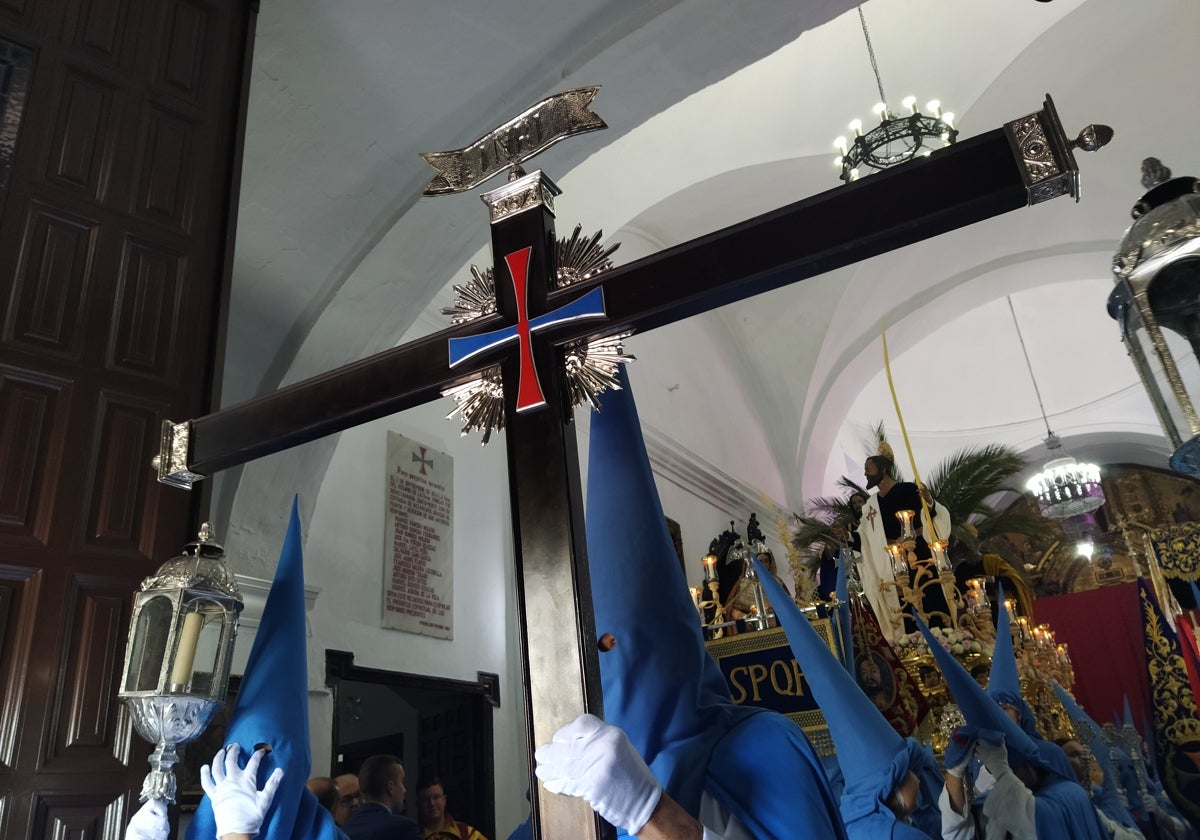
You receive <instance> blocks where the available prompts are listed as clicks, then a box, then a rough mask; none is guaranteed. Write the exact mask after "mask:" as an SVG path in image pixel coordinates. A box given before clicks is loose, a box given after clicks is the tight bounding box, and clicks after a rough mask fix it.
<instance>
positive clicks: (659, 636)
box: [586, 369, 845, 840]
mask: <svg viewBox="0 0 1200 840" xmlns="http://www.w3.org/2000/svg"><path fill="white" fill-rule="evenodd" d="M618 377H619V381H620V383H621V389H620V390H615V391H609V392H607V393H605V394H603V395H602V396H601V397H600V400H601V410H600V411H598V412H596V411H594V412H593V413H592V422H591V432H590V435H591V440H590V455H589V462H588V492H587V516H586V523H587V547H588V564H589V569H590V574H591V583H592V600H593V605H594V612H595V616H596V633H597V635H598V636H599V635H602V634H604V633H612V634H613V635H614V636H615V637H616V639H617V644H616V647H615V648H613V649H612V650H611V651H608V652H606V653H602V654H601V655H600V676H601V683H602V687H603V690H604V718H605V720H606V721H607V722H608V723H611V724H613V725H615V726H619V727H621V729H623V730H625V732H626V734H627V735H628V736H629V740H630V742H631V743H632V744H633V746H634V747H635V748H636V749H637V750H638V752H639V753H641V755H642V756H643V757H644V758H645V760H646V763H647V764H649V765H650V769H651V770H652V771H653V772H654V775H655V777H656V778H657V779H658V780H659V782H660V783H661V784H662V785H663V787H664V788H665V789H666V790H667V792H668V793H669V794H670V795H671V797H672V798H674V799H675V800H676V801H678V802H679V803H680V804H681V805H682V806H683V807H684V809H686V810H687V811H688V812H689V813H691V814H693V815H694V814H697V813H698V811H699V805H700V797H701V793H702V792H703V791H707V792H708V793H709V794H710V795H711V796H713V797H714V798H715V799H716V800H717V801H718V802H720V803H721V804H722V805H724V806H725V808H727V809H728V810H729V811H730V812H731V813H733V814H734V815H736V816H737V817H738V819H740V820H741V821H742V822H743V823H744V824H745V825H746V827H747V828H748V829H749V830H750V831H751V832H752V833H753V834H754V836H755V837H758V838H763V840H767V838H780V840H791V839H792V838H795V837H799V836H802V835H807V836H813V837H822V838H825V837H829V838H838V837H844V836H845V834H844V832H843V829H842V827H841V819H840V817H839V815H838V809H837V803H836V801H835V800H834V798H833V794H832V792H831V791H830V789H829V783H828V780H827V779H826V778H825V775H824V772H823V771H822V769H821V763H820V760H819V759H818V757H817V755H816V753H815V751H814V750H813V748H812V745H811V744H809V742H808V739H807V738H806V737H805V735H804V733H803V731H802V730H801V729H800V728H799V727H798V726H797V725H796V724H795V723H793V722H792V721H791V720H789V719H788V718H786V717H784V716H783V715H780V714H777V713H775V712H770V711H767V710H765V709H755V708H746V707H742V706H737V705H734V703H733V702H732V700H731V699H730V695H729V688H728V685H727V684H726V682H725V678H724V676H722V674H721V671H720V669H719V668H718V667H717V663H716V662H714V661H713V659H712V657H711V656H709V654H708V651H707V650H705V648H704V639H703V637H702V635H701V630H700V623H699V619H698V617H697V615H696V608H695V606H694V605H693V603H692V600H691V598H690V597H689V595H688V589H687V579H686V578H685V577H684V574H683V570H682V569H681V568H680V567H679V560H678V557H677V555H676V554H675V549H674V546H673V545H672V543H671V538H670V534H669V533H668V531H667V526H666V520H665V518H664V517H663V512H662V504H661V503H660V501H659V498H658V492H657V490H656V489H655V487H654V480H653V476H652V475H651V472H650V462H649V459H648V458H647V456H646V446H645V443H644V442H643V440H642V432H641V426H640V425H639V423H638V417H637V410H636V407H635V406H634V402H633V395H632V393H631V392H630V391H629V383H628V379H627V377H626V374H625V371H624V370H623V369H622V370H621V371H620V372H619V375H618Z"/></svg>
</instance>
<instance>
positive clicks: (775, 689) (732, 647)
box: [705, 618, 834, 755]
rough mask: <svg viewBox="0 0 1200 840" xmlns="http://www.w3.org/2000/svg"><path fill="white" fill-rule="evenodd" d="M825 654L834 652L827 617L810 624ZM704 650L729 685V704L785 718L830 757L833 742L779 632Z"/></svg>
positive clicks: (765, 632) (732, 638)
mask: <svg viewBox="0 0 1200 840" xmlns="http://www.w3.org/2000/svg"><path fill="white" fill-rule="evenodd" d="M813 629H814V630H816V631H817V632H818V633H819V634H820V635H821V638H822V639H824V640H825V644H827V645H829V649H830V650H831V651H832V650H834V642H833V627H832V626H831V625H830V622H829V619H828V618H821V619H818V620H817V621H814V622H813ZM705 647H707V648H708V652H709V653H710V654H712V657H713V659H715V660H716V661H717V665H718V667H720V669H721V673H722V674H724V675H725V680H726V682H728V683H729V693H730V696H731V698H732V699H733V702H734V703H737V704H739V705H741V704H745V705H747V706H761V707H763V708H765V709H773V710H775V711H777V712H779V713H781V714H784V715H787V716H788V717H790V718H791V719H792V720H793V721H795V722H796V724H797V725H798V726H799V727H800V728H801V729H803V730H804V733H805V734H806V735H808V740H810V741H812V745H813V747H815V748H816V750H817V752H818V753H820V754H821V755H833V754H834V747H833V738H832V737H830V735H829V727H828V725H827V724H826V723H825V716H824V715H823V714H821V709H820V708H819V707H818V706H817V701H816V700H815V699H814V698H813V696H812V691H811V689H810V688H809V686H808V680H806V679H805V678H804V674H803V673H802V672H801V671H800V665H799V663H797V662H796V657H794V656H793V655H792V647H791V645H789V644H788V640H787V636H786V635H785V634H784V632H783V630H782V628H779V627H775V628H772V629H770V630H758V631H755V632H748V633H738V634H737V635H736V636H729V637H727V638H724V639H718V640H716V641H712V642H706V643H705Z"/></svg>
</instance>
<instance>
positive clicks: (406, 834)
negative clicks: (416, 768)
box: [342, 755, 421, 840]
mask: <svg viewBox="0 0 1200 840" xmlns="http://www.w3.org/2000/svg"><path fill="white" fill-rule="evenodd" d="M358 781H359V785H360V786H361V788H362V795H363V799H364V800H365V801H364V802H363V804H362V805H360V806H359V807H358V810H357V811H355V812H354V816H352V817H350V819H348V820H346V822H345V824H344V825H343V826H342V831H344V832H346V835H347V836H348V837H349V838H350V840H421V830H420V829H419V828H417V824H416V823H415V822H413V821H412V820H410V819H409V818H408V817H405V816H403V815H401V814H398V813H396V811H398V810H400V808H402V807H404V793H405V788H404V767H403V765H401V764H400V759H398V758H396V757H395V756H394V755H373V756H371V757H370V758H368V759H367V760H366V761H364V762H363V765H362V768H360V769H359V771H358Z"/></svg>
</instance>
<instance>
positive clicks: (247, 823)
mask: <svg viewBox="0 0 1200 840" xmlns="http://www.w3.org/2000/svg"><path fill="white" fill-rule="evenodd" d="M240 752H241V747H239V746H238V745H237V744H230V745H229V746H227V747H224V748H222V749H219V750H217V754H216V755H214V756H213V760H212V769H211V770H210V769H209V766H208V765H207V764H206V765H204V766H203V767H201V768H200V787H202V788H204V793H205V794H206V795H207V796H208V798H209V799H210V800H211V801H212V809H213V819H214V821H215V822H216V824H217V837H222V836H224V835H226V834H232V833H236V834H249V835H250V836H251V837H253V836H254V835H256V834H258V830H259V829H260V828H262V824H263V820H264V819H265V818H266V816H267V809H268V808H270V807H271V800H272V799H273V798H274V797H275V791H276V790H277V789H278V788H279V782H280V781H281V780H282V779H283V768H282V767H276V768H275V772H273V773H272V774H271V776H270V778H268V779H267V782H266V784H264V785H263V789H262V790H259V789H258V765H259V764H260V763H261V762H262V758H263V756H264V755H266V754H267V751H266V750H256V751H255V753H254V755H252V756H250V760H249V761H247V762H246V769H245V770H243V769H242V768H240V767H238V754H239V753H240Z"/></svg>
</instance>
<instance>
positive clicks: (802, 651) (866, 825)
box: [754, 560, 929, 840]
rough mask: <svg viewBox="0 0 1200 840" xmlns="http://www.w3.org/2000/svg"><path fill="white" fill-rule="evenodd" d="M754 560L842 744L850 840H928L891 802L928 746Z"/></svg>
mask: <svg viewBox="0 0 1200 840" xmlns="http://www.w3.org/2000/svg"><path fill="white" fill-rule="evenodd" d="M754 563H755V565H756V566H757V567H758V576H759V578H760V579H761V581H762V585H763V589H764V591H765V593H766V596H767V600H768V601H770V602H771V606H773V607H774V608H775V617H776V618H777V619H778V620H779V624H780V626H782V627H783V630H784V632H785V633H787V637H788V642H789V643H790V644H791V646H792V654H793V655H794V656H795V657H796V661H797V662H799V663H800V669H801V671H802V672H803V673H804V678H805V680H807V682H808V685H809V687H810V688H811V689H812V693H813V697H814V698H815V699H816V701H817V705H818V706H820V707H821V713H822V714H823V715H824V717H825V723H826V724H827V725H828V726H829V734H830V735H831V736H832V737H833V743H834V746H836V747H837V755H838V764H840V765H841V767H842V775H843V776H844V777H845V779H846V787H845V790H844V791H843V792H842V803H841V805H842V819H843V820H844V821H845V823H846V835H847V836H848V837H849V838H850V840H885V838H925V840H928V837H929V835H927V834H925V833H923V832H921V831H918V830H917V829H915V828H913V827H912V826H911V825H908V824H906V823H902V822H900V821H899V820H897V819H896V815H895V814H894V813H893V812H892V810H891V809H890V808H888V806H887V804H886V802H887V799H888V797H889V796H891V795H892V791H894V790H895V789H896V787H897V786H898V785H899V784H900V783H901V782H902V781H903V780H904V777H905V776H907V775H908V774H909V773H910V772H914V771H915V770H916V769H918V768H919V767H920V765H921V762H922V760H923V753H924V747H923V746H922V745H921V743H920V742H919V741H916V740H914V739H912V738H907V739H906V738H901V737H900V734H899V733H898V732H896V730H895V729H893V728H892V725H891V724H890V723H888V722H887V720H886V719H885V718H884V717H883V715H881V714H880V713H879V710H878V709H877V708H875V704H874V703H872V702H871V700H870V699H869V698H868V697H867V695H866V694H864V693H863V692H862V689H860V688H859V687H858V683H856V682H855V681H854V677H852V676H851V675H850V674H849V673H847V671H846V669H845V668H843V667H842V664H841V663H840V662H838V660H837V659H836V658H835V657H834V655H833V654H832V653H830V651H829V647H828V646H827V645H826V644H825V642H824V641H822V640H821V637H820V636H819V635H817V631H816V630H814V629H813V628H812V626H811V625H810V624H809V622H808V619H807V618H805V617H804V614H803V613H801V612H800V608H799V607H797V606H796V604H795V602H794V601H793V600H792V599H791V597H789V596H788V594H787V593H786V592H784V590H783V587H782V586H780V585H779V582H778V581H777V580H775V578H774V576H773V575H771V574H770V572H768V571H767V570H766V569H765V568H764V567H763V565H762V564H761V563H759V562H758V560H755V561H754Z"/></svg>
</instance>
